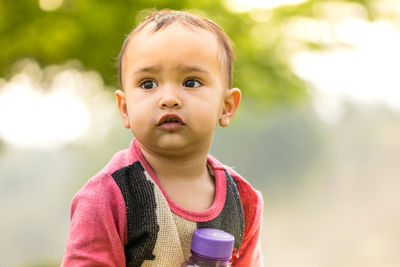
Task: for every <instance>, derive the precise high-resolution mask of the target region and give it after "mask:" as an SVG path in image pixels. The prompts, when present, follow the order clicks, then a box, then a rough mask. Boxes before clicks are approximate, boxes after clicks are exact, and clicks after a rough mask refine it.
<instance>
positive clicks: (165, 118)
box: [157, 113, 185, 126]
mask: <svg viewBox="0 0 400 267" xmlns="http://www.w3.org/2000/svg"><path fill="white" fill-rule="evenodd" d="M165 122H177V123H180V124H182V125H185V123H184V122H183V120H182V118H181V117H180V116H179V115H178V114H176V113H167V114H164V115H162V116H161V118H160V119H159V120H158V122H157V126H160V125H161V124H163V123H165Z"/></svg>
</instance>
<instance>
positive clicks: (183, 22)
mask: <svg viewBox="0 0 400 267" xmlns="http://www.w3.org/2000/svg"><path fill="white" fill-rule="evenodd" d="M232 68H233V51H232V45H231V41H230V39H229V38H228V37H227V35H226V34H225V33H224V32H223V31H222V29H221V28H220V27H219V26H218V25H216V24H215V23H214V22H212V21H211V20H209V19H207V18H203V17H200V16H196V15H193V14H190V13H187V12H184V11H171V10H168V11H156V12H154V13H152V14H151V15H149V16H148V17H147V18H145V19H144V21H143V22H142V23H141V24H140V25H139V26H138V27H136V28H135V29H134V30H133V31H132V32H131V33H130V34H129V35H128V37H127V38H126V40H125V42H124V45H123V47H122V50H121V53H120V57H119V77H120V82H121V88H122V89H121V90H117V91H116V93H115V95H116V99H117V104H118V108H119V111H120V113H121V117H122V121H123V124H124V126H125V128H129V129H131V131H132V133H133V135H134V136H135V138H134V140H133V141H132V143H131V145H130V147H129V149H127V150H123V151H120V152H118V153H117V154H116V155H115V156H114V157H113V158H112V159H111V161H110V162H109V163H108V164H107V165H106V166H105V168H104V169H103V170H101V171H100V172H99V173H98V174H97V175H95V176H94V177H93V178H91V179H90V180H89V181H88V183H87V184H86V185H85V186H84V187H83V188H82V189H81V190H80V191H79V192H78V193H77V194H76V195H75V197H74V199H73V201H72V205H71V224H70V230H69V235H68V239H67V242H66V249H65V254H64V259H63V263H62V266H74V267H75V266H162V267H168V266H174V267H175V266H180V264H181V263H182V262H184V261H185V260H187V259H188V258H189V257H190V246H191V240H192V235H193V232H194V230H195V229H197V228H218V229H221V230H224V231H226V232H229V233H231V234H232V235H234V237H235V244H234V250H233V252H232V253H233V255H232V265H233V266H246V267H248V266H262V265H263V263H262V255H261V248H260V234H261V224H262V208H263V202H262V197H261V194H260V193H259V192H258V191H256V190H255V189H253V188H252V187H251V186H250V185H249V183H248V182H247V181H246V180H244V179H243V178H242V177H241V176H240V175H239V174H237V173H236V172H235V171H233V170H232V169H231V168H229V167H227V166H225V165H223V164H221V163H220V162H218V161H217V160H216V159H215V158H214V157H212V156H211V155H209V154H208V152H209V149H210V146H211V142H212V139H213V135H214V131H215V128H216V127H217V125H218V124H219V125H221V126H222V127H226V126H228V125H229V123H230V122H231V120H232V119H233V116H234V115H235V112H236V110H237V108H238V106H239V103H240V98H241V92H240V90H239V89H237V88H231V85H232Z"/></svg>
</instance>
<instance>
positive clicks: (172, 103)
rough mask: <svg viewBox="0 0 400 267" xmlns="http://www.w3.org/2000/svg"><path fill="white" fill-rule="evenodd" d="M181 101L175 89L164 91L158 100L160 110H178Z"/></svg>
mask: <svg viewBox="0 0 400 267" xmlns="http://www.w3.org/2000/svg"><path fill="white" fill-rule="evenodd" d="M181 106H182V100H181V98H180V96H179V95H178V92H177V89H166V90H165V91H164V92H163V94H162V96H161V99H160V102H159V107H160V108H180V107H181Z"/></svg>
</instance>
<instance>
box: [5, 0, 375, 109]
mask: <svg viewBox="0 0 400 267" xmlns="http://www.w3.org/2000/svg"><path fill="white" fill-rule="evenodd" d="M320 2H328V1H325V0H313V1H308V2H305V3H303V4H300V5H293V6H281V7H280V8H277V9H273V10H258V12H257V14H251V12H247V13H234V12H232V11H231V10H230V9H229V8H227V5H228V4H227V3H226V2H225V1H224V0H222V1H212V0H197V1H193V0H192V1H176V0H162V1H148V0H135V1H133V0H118V1H107V0H85V1H76V0H64V1H62V4H61V6H60V7H59V8H57V9H56V10H53V11H44V10H42V9H41V8H40V6H39V1H38V0H24V1H11V0H1V1H0V37H1V38H0V77H8V76H10V75H12V69H11V66H12V64H13V63H14V62H16V61H17V60H18V59H20V58H34V59H35V60H37V61H38V62H39V63H40V64H41V65H42V66H46V65H48V64H62V63H64V62H66V61H67V60H69V59H78V60H80V61H81V62H82V63H83V64H84V66H85V67H86V68H88V69H94V70H97V71H99V72H100V73H101V75H102V76H103V79H104V80H105V82H106V84H109V85H112V86H118V79H117V68H116V64H115V62H116V58H117V56H118V53H119V50H120V48H121V45H122V42H123V40H124V38H125V36H126V34H127V33H129V31H130V30H131V29H132V28H133V27H134V26H135V25H137V23H138V22H139V21H140V20H141V19H142V18H144V17H145V16H146V15H147V14H149V13H150V12H151V10H153V9H163V8H169V9H178V10H189V11H191V12H193V13H195V14H199V15H204V16H206V17H209V18H211V19H212V20H214V21H216V22H217V23H218V24H220V25H221V26H222V27H223V28H224V30H225V31H226V32H227V33H228V35H229V36H230V37H231V38H232V40H233V42H234V43H235V46H236V47H235V48H236V54H237V61H236V67H235V73H234V86H236V87H239V88H241V89H242V90H243V92H245V95H246V96H247V97H249V98H253V99H256V100H261V101H258V103H262V105H264V106H265V104H274V103H275V104H293V103H301V101H302V100H304V99H307V93H306V90H305V85H304V83H303V82H302V81H301V80H300V79H299V78H298V77H296V76H295V75H294V74H293V73H292V71H291V69H290V67H289V66H288V63H287V55H286V54H285V49H284V48H283V45H282V40H281V39H282V31H281V30H280V26H281V25H282V23H284V22H285V21H287V20H288V19H290V18H291V17H293V16H310V17H317V16H318V14H317V13H316V12H315V10H316V9H315V8H314V7H315V5H317V4H318V3H320ZM353 2H357V3H361V4H362V5H364V6H365V7H366V9H367V10H368V11H370V12H369V13H370V17H371V18H372V17H373V12H371V9H370V8H369V7H370V2H371V1H368V0H365V1H362V0H357V1H353ZM315 47H318V44H316V45H315Z"/></svg>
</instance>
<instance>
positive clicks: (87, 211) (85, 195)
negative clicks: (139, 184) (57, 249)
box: [62, 177, 126, 267]
mask: <svg viewBox="0 0 400 267" xmlns="http://www.w3.org/2000/svg"><path fill="white" fill-rule="evenodd" d="M70 220H71V222H70V229H69V234H68V238H67V242H66V248H65V252H64V258H63V262H62V266H63V267H69V266H73V267H81V266H99V267H101V266H121V267H122V266H125V254H124V243H125V241H126V240H125V239H126V210H125V202H124V199H123V196H122V194H121V191H120V190H119V187H118V185H117V184H116V183H115V181H114V180H113V179H112V178H111V177H99V178H95V179H91V180H90V181H89V182H88V184H86V185H85V187H83V188H82V189H81V190H80V191H79V192H78V193H77V194H76V195H75V197H74V198H73V200H72V205H71V218H70Z"/></svg>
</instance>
